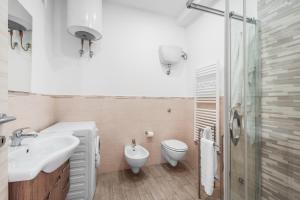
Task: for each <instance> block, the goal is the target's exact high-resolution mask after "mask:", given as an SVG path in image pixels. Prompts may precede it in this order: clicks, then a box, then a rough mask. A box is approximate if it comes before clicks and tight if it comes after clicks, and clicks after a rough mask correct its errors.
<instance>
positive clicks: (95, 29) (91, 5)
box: [67, 0, 103, 58]
mask: <svg viewBox="0 0 300 200" xmlns="http://www.w3.org/2000/svg"><path fill="white" fill-rule="evenodd" d="M67 29H68V32H69V33H70V34H72V35H73V36H75V37H77V38H79V39H80V40H81V49H80V50H79V53H80V56H82V55H83V54H84V50H83V49H84V42H86V41H87V42H88V44H89V55H90V57H91V58H92V57H93V55H94V53H93V51H92V50H91V48H92V44H93V42H94V41H97V40H100V39H101V38H102V36H103V35H102V0H67Z"/></svg>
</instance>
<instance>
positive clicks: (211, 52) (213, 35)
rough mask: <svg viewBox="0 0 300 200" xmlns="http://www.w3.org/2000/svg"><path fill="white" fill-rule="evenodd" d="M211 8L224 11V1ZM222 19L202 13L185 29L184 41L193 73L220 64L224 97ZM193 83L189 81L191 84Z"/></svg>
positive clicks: (221, 89)
mask: <svg viewBox="0 0 300 200" xmlns="http://www.w3.org/2000/svg"><path fill="white" fill-rule="evenodd" d="M213 7H215V8H218V9H221V10H224V9H225V5H224V1H221V0H220V1H218V2H217V3H216V4H215V5H214V6H213ZM224 23H225V22H224V17H220V16H217V15H212V14H206V13H203V14H202V15H200V16H199V17H198V19H197V20H196V21H194V22H193V23H192V24H190V25H188V26H187V27H186V41H187V48H188V51H189V60H188V65H189V67H190V68H191V69H192V71H194V70H195V69H196V68H198V67H204V66H208V65H211V64H215V63H217V62H219V63H220V75H221V80H220V81H221V85H220V95H224V90H223V86H224V84H222V83H223V81H224V80H223V77H224V75H223V74H224V27H225V25H224ZM192 83H193V81H192V80H191V84H192Z"/></svg>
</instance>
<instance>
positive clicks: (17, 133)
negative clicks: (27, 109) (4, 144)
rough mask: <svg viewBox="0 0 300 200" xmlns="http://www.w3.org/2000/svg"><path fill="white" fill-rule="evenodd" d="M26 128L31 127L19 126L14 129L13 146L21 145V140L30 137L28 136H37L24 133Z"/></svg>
mask: <svg viewBox="0 0 300 200" xmlns="http://www.w3.org/2000/svg"><path fill="white" fill-rule="evenodd" d="M26 129H30V128H29V127H25V128H19V129H16V130H14V131H13V133H12V136H10V139H11V144H10V146H11V147H17V146H21V142H22V140H23V139H24V138H28V137H34V138H35V137H37V136H38V135H37V134H24V130H26Z"/></svg>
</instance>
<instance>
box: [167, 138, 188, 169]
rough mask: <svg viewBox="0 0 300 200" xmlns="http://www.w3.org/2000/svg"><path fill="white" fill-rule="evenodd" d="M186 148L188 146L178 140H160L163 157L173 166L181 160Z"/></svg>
mask: <svg viewBox="0 0 300 200" xmlns="http://www.w3.org/2000/svg"><path fill="white" fill-rule="evenodd" d="M187 150H188V146H187V145H186V144H185V143H184V142H181V141H179V140H164V141H162V142H161V152H162V155H163V157H164V158H165V159H166V160H167V161H168V162H169V163H170V165H172V166H173V167H175V166H176V165H177V163H178V161H180V160H182V158H183V157H184V156H185V154H186V152H187Z"/></svg>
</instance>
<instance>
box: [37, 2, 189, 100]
mask: <svg viewBox="0 0 300 200" xmlns="http://www.w3.org/2000/svg"><path fill="white" fill-rule="evenodd" d="M54 10H55V12H54V15H53V16H54V22H55V23H54V29H53V57H52V59H51V68H50V71H49V72H48V74H47V77H46V80H47V82H44V81H42V80H39V81H40V82H44V84H36V81H37V80H38V79H39V77H36V76H37V75H38V73H39V74H41V75H42V77H44V76H43V75H44V74H45V72H41V71H36V74H34V76H35V81H34V82H33V84H34V86H33V90H34V91H43V92H44V93H50V94H64V95H66V94H79V95H107V96H110V95H112V96H115V95H120V96H123V95H124V96H190V95H191V94H190V93H189V91H191V90H190V89H187V88H190V87H191V85H187V79H188V77H189V75H190V74H189V69H187V65H185V63H184V62H183V63H182V64H180V65H179V66H177V67H176V69H175V70H174V71H172V75H171V76H166V75H165V74H164V73H163V71H162V68H161V65H160V63H159V58H158V47H159V45H161V44H172V45H179V46H182V47H183V48H185V43H186V42H185V31H184V29H183V28H182V27H179V26H177V25H176V21H175V19H172V18H169V17H165V16H159V15H157V14H155V13H150V12H143V11H140V10H137V9H133V8H127V7H124V6H119V5H117V4H110V3H104V5H103V11H104V16H103V30H104V33H103V34H104V38H103V39H102V40H101V41H99V42H97V44H96V45H95V46H94V49H95V56H94V58H92V59H90V58H88V55H87V54H86V55H85V56H84V57H83V58H80V57H79V53H78V50H79V48H80V40H79V39H76V38H74V37H73V36H71V35H69V34H68V33H67V31H66V12H65V11H66V5H65V1H61V0H55V1H54ZM40 67H42V68H45V67H43V66H40ZM48 77H49V78H51V80H50V79H49V78H48Z"/></svg>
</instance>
